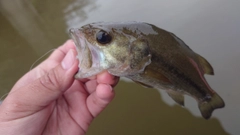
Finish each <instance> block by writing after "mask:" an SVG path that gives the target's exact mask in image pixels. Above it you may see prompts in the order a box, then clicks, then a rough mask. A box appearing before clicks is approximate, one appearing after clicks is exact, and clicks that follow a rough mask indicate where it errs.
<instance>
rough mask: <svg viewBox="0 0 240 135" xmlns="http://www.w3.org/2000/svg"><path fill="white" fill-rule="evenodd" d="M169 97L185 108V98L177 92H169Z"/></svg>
mask: <svg viewBox="0 0 240 135" xmlns="http://www.w3.org/2000/svg"><path fill="white" fill-rule="evenodd" d="M167 93H168V95H169V96H170V97H171V98H172V99H173V100H174V101H175V102H177V103H178V104H179V105H181V106H184V96H183V95H182V94H181V93H179V92H176V91H173V90H167Z"/></svg>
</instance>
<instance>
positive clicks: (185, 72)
mask: <svg viewBox="0 0 240 135" xmlns="http://www.w3.org/2000/svg"><path fill="white" fill-rule="evenodd" d="M70 35H71V37H72V38H73V40H74V42H75V46H76V49H77V52H78V55H77V58H78V59H79V71H78V73H77V74H76V75H75V78H87V77H90V76H93V75H96V74H98V73H100V72H102V71H104V70H107V71H108V72H109V73H110V74H112V75H114V76H119V77H127V78H129V79H132V80H133V81H134V82H137V83H139V84H142V85H143V86H146V87H150V88H155V89H163V90H166V92H167V93H168V95H169V96H170V97H171V98H172V99H173V100H174V101H176V102H177V103H178V104H180V105H182V106H184V96H183V95H184V94H186V95H189V96H191V97H193V98H195V99H196V101H197V102H198V108H199V110H200V111H201V114H202V116H203V117H204V118H205V119H209V118H210V117H211V115H212V112H213V110H215V109H217V108H222V107H224V101H223V100H222V98H221V97H220V96H219V95H218V94H217V93H216V92H215V91H214V90H213V89H212V88H211V87H210V86H209V84H208V83H207V81H206V79H205V78H204V74H209V75H213V74H214V72H213V68H212V66H211V65H210V64H209V62H208V61H207V60H206V59H205V58H203V57H202V56H200V55H199V54H197V53H195V52H194V51H193V50H191V49H190V48H189V47H188V46H187V45H186V44H185V43H184V42H183V41H182V40H181V39H180V38H178V37H177V36H176V35H174V34H173V33H171V32H168V31H166V30H163V29H161V28H158V27H156V26H154V25H152V24H148V23H143V22H120V23H114V22H113V23H106V22H99V23H91V24H87V25H85V26H82V27H81V28H79V29H78V28H75V29H74V28H72V29H70Z"/></svg>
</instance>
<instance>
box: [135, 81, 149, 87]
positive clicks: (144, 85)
mask: <svg viewBox="0 0 240 135" xmlns="http://www.w3.org/2000/svg"><path fill="white" fill-rule="evenodd" d="M133 81H134V82H135V83H137V84H140V85H142V86H143V87H145V88H153V87H152V86H150V85H147V84H145V83H142V82H139V81H135V80H133Z"/></svg>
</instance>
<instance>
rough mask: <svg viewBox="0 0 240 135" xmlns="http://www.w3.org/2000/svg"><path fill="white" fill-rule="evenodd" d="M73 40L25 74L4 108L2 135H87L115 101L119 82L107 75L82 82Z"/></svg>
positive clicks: (1, 110)
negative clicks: (93, 123) (98, 116)
mask: <svg viewBox="0 0 240 135" xmlns="http://www.w3.org/2000/svg"><path fill="white" fill-rule="evenodd" d="M77 71H78V61H77V59H76V50H75V46H74V44H73V42H72V41H71V40H69V41H67V42H66V43H64V44H63V45H62V46H60V47H59V48H58V49H57V50H55V51H54V52H53V53H52V54H51V56H50V57H49V58H47V59H46V60H45V61H44V62H42V63H41V64H40V65H38V66H37V67H36V68H34V69H33V70H31V71H29V72H28V73H27V74H25V75H24V76H23V77H22V78H21V79H20V80H19V81H18V82H17V83H16V84H15V85H14V86H13V88H12V90H11V91H10V93H9V94H8V96H7V97H6V98H5V100H4V101H3V103H2V104H1V105H0V134H1V135H15V134H18V135H60V134H61V135H62V134H64V135H65V134H67V135H76V134H77V135H84V134H85V133H86V131H87V129H88V127H89V125H90V124H91V122H92V120H93V119H94V118H95V117H96V116H97V115H98V114H99V113H100V112H101V111H102V110H103V109H104V108H105V107H106V106H107V105H108V104H109V103H110V102H111V101H112V99H113V98H114V91H113V87H114V86H115V85H116V84H117V82H118V78H117V77H114V76H112V75H110V74H109V73H107V72H102V73H100V74H98V75H96V76H94V77H91V78H88V79H82V80H76V79H74V75H75V73H76V72H77Z"/></svg>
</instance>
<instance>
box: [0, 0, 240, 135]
mask: <svg viewBox="0 0 240 135" xmlns="http://www.w3.org/2000/svg"><path fill="white" fill-rule="evenodd" d="M239 11H240V2H239V1H234V0H229V1H224V0H211V1H201V0H181V1H178V0H171V1H169V0H152V1H144V0H131V1H129V0H121V1H118V0H111V1H106V0H88V1H84V0H62V1H61V2H60V1H57V0H51V1H49V0H41V1H40V0H38V1H37V0H30V1H26V0H18V1H9V0H1V1H0V65H1V66H0V85H1V88H0V95H3V94H5V93H7V92H8V91H9V90H10V89H11V87H12V86H13V84H14V83H15V81H16V80H17V79H18V78H20V77H21V76H22V75H23V74H24V73H26V72H27V71H29V68H30V67H31V65H32V63H33V62H34V61H35V60H36V59H37V58H39V57H40V56H42V55H43V54H44V53H46V52H47V51H48V50H50V49H53V48H56V47H57V46H59V45H61V44H62V43H63V42H64V41H66V40H67V39H68V38H69V36H68V29H69V28H79V27H81V26H82V25H84V24H87V23H91V22H99V21H144V22H148V23H152V24H155V25H156V26H158V27H161V28H163V29H166V30H168V31H171V32H173V33H175V34H176V35H177V36H178V37H180V38H181V39H183V40H184V41H185V42H186V43H187V44H188V45H189V47H191V48H192V49H193V50H194V51H195V52H197V53H199V54H200V55H202V56H204V57H205V58H206V59H207V60H208V61H209V62H210V63H211V64H212V66H213V67H214V70H215V75H214V76H206V77H207V80H208V82H209V84H210V85H211V87H212V88H213V89H214V90H215V91H217V92H218V93H219V95H221V97H222V98H223V99H224V100H225V103H226V107H225V108H224V109H219V110H216V111H215V112H214V113H213V117H212V118H211V119H210V120H205V119H203V118H202V117H200V112H199V111H198V108H197V104H196V102H195V100H193V99H191V98H189V97H186V101H185V102H186V107H185V108H182V107H180V106H178V105H176V104H174V103H173V101H172V100H171V99H170V98H169V97H168V96H167V94H166V93H164V92H161V94H159V92H158V91H157V90H154V89H146V88H142V87H141V86H138V85H136V84H133V83H127V82H120V84H119V85H118V86H117V87H116V98H115V99H114V101H113V102H112V103H111V104H110V105H109V107H108V108H107V109H106V110H105V111H104V112H103V113H102V114H101V115H100V116H99V117H98V118H97V119H96V120H95V121H94V122H93V124H92V125H91V127H90V129H89V132H88V135H92V134H98V135H112V134H114V135H123V134H124V135H125V134H127V135H132V134H146V135H149V134H151V135H155V134H156V135H157V134H168V135H175V134H185V135H192V134H194V135H202V134H205V135H212V134H216V135H226V134H234V135H237V134H239V133H240V128H239V125H240V117H239V114H240V106H239V102H240V90H239V89H240V83H239V80H240V79H239V76H240V72H239V70H240V64H239V58H240V37H239V35H240V27H239V24H240V14H239Z"/></svg>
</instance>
